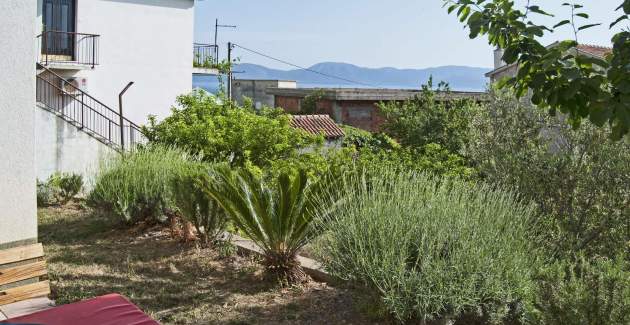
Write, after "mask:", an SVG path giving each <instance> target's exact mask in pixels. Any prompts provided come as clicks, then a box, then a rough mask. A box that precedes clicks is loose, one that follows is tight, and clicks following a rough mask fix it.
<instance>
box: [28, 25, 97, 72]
mask: <svg viewBox="0 0 630 325" xmlns="http://www.w3.org/2000/svg"><path fill="white" fill-rule="evenodd" d="M37 38H38V40H39V41H38V44H39V51H38V53H39V55H40V57H39V60H38V63H41V64H42V65H48V64H50V63H74V64H83V65H89V66H91V67H92V68H94V66H96V65H98V63H99V59H98V57H99V49H100V44H99V40H100V35H95V34H83V33H73V32H58V31H45V32H43V33H42V34H41V35H38V36H37Z"/></svg>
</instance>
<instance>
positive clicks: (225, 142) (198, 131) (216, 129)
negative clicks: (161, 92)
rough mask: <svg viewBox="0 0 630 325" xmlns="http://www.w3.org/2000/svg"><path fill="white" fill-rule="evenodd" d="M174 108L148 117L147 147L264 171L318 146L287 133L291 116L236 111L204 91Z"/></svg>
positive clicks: (296, 132)
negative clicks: (151, 145)
mask: <svg viewBox="0 0 630 325" xmlns="http://www.w3.org/2000/svg"><path fill="white" fill-rule="evenodd" d="M177 103H178V106H177V107H174V108H173V109H172V113H171V115H170V116H168V117H167V118H165V119H164V120H162V121H159V122H158V121H157V119H156V118H155V117H150V119H149V124H148V126H146V127H144V128H143V130H144V133H145V134H146V135H147V138H148V139H149V141H150V142H152V143H159V144H165V145H170V146H177V147H180V148H185V149H186V150H188V151H190V152H191V153H193V154H200V155H202V156H203V158H204V160H207V161H220V162H229V163H230V164H231V165H232V166H253V167H258V168H266V167H269V166H270V165H272V163H273V162H274V161H277V160H284V159H292V158H295V157H297V156H298V155H299V154H300V151H301V150H302V149H305V148H309V147H312V146H316V145H318V144H321V143H322V142H323V139H322V138H321V137H317V136H313V135H310V134H307V133H306V132H304V131H301V130H298V129H295V128H293V127H291V125H290V116H289V115H287V114H284V113H283V112H282V111H281V110H279V109H272V108H263V109H262V110H260V111H255V110H254V109H253V108H252V107H250V106H245V107H237V106H235V105H234V104H233V103H232V102H230V101H222V100H219V99H216V98H214V97H213V96H211V95H209V94H208V93H206V92H204V91H194V92H192V93H190V94H187V95H182V96H180V97H179V98H178V99H177Z"/></svg>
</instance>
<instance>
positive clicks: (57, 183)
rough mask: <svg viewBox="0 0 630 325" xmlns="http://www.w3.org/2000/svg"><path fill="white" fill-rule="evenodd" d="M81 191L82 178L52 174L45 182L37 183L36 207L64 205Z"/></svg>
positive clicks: (66, 174)
mask: <svg viewBox="0 0 630 325" xmlns="http://www.w3.org/2000/svg"><path fill="white" fill-rule="evenodd" d="M82 189H83V176H81V175H79V174H74V173H60V172H57V173H54V174H52V175H50V177H49V178H48V180H46V182H41V181H39V180H38V181H37V205H38V206H47V205H51V204H66V203H68V201H70V200H71V199H73V198H75V197H76V196H77V194H79V192H81V190H82Z"/></svg>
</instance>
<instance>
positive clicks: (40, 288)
mask: <svg viewBox="0 0 630 325" xmlns="http://www.w3.org/2000/svg"><path fill="white" fill-rule="evenodd" d="M49 294H50V283H49V282H48V281H42V282H37V283H32V284H27V285H23V286H21V287H16V288H11V289H6V290H2V291H0V306H2V305H6V304H10V303H14V302H17V301H22V300H26V299H31V298H37V297H43V296H47V295H49Z"/></svg>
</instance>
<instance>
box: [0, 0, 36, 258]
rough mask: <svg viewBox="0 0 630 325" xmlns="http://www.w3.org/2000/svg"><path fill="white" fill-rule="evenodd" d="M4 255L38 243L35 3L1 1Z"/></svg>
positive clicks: (0, 244) (0, 223)
mask: <svg viewBox="0 0 630 325" xmlns="http://www.w3.org/2000/svg"><path fill="white" fill-rule="evenodd" d="M0 12H2V13H3V15H4V17H3V19H2V28H0V48H1V49H2V50H3V59H2V60H0V71H2V78H0V154H2V159H0V249H3V248H8V247H14V246H20V245H25V244H31V243H34V242H36V241H37V210H36V209H37V207H36V199H35V111H34V107H35V65H34V64H33V60H34V58H35V56H36V54H35V51H36V50H35V49H36V44H35V39H34V38H33V35H34V34H35V30H36V26H37V25H36V24H35V22H34V21H33V15H35V13H36V12H37V7H36V3H35V2H34V1H24V0H2V1H0Z"/></svg>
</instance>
